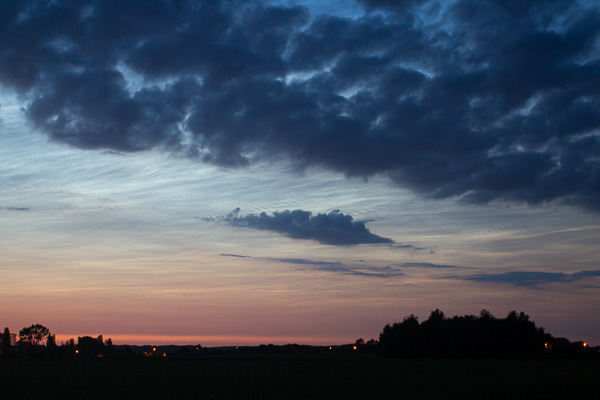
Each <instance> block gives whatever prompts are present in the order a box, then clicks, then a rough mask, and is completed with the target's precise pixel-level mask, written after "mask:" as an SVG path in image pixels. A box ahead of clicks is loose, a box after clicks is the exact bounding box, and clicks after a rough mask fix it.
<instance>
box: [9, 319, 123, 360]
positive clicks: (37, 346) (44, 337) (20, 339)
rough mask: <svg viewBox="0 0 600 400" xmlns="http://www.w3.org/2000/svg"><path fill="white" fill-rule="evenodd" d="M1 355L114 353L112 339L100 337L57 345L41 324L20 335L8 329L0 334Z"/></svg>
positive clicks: (85, 337) (25, 329) (81, 337)
mask: <svg viewBox="0 0 600 400" xmlns="http://www.w3.org/2000/svg"><path fill="white" fill-rule="evenodd" d="M0 343H1V350H0V351H1V355H2V356H3V357H10V356H15V355H23V356H44V355H48V356H74V355H80V356H99V355H100V356H102V355H110V354H112V353H114V351H115V349H114V346H113V343H112V339H110V338H108V339H107V340H106V341H104V339H103V337H102V335H99V336H98V337H95V338H94V337H91V336H79V337H78V338H77V344H76V343H75V339H73V338H71V339H69V340H67V341H66V342H64V343H61V344H60V346H59V345H58V344H57V343H56V335H54V334H52V333H50V330H49V329H48V328H47V327H45V326H44V325H41V324H32V325H31V326H27V327H24V328H23V329H21V330H20V331H19V333H18V334H15V333H11V332H10V330H9V329H8V328H4V332H3V333H2V334H0Z"/></svg>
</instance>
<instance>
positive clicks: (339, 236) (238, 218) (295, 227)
mask: <svg viewBox="0 0 600 400" xmlns="http://www.w3.org/2000/svg"><path fill="white" fill-rule="evenodd" d="M222 220H223V221H225V222H226V223H228V224H229V225H231V226H234V227H239V228H250V229H258V230H267V231H273V232H277V233H279V234H281V235H283V236H286V237H289V238H291V239H304V240H314V241H317V242H319V243H321V244H326V245H331V246H353V245H358V244H393V243H394V241H393V240H392V239H389V238H386V237H382V236H379V235H376V234H374V233H371V231H370V230H369V229H368V228H367V227H366V225H365V222H364V221H357V220H354V218H352V216H351V215H347V214H343V213H341V212H339V210H334V211H331V212H330V213H328V214H324V213H323V214H322V213H318V214H317V215H313V213H312V212H310V211H304V210H293V211H289V210H285V211H282V212H277V211H276V212H274V213H273V214H272V215H268V214H267V213H264V212H263V213H260V214H248V215H240V209H239V208H237V209H235V210H233V211H232V212H231V213H230V214H228V215H227V216H226V217H223V218H222ZM410 247H411V248H412V246H410Z"/></svg>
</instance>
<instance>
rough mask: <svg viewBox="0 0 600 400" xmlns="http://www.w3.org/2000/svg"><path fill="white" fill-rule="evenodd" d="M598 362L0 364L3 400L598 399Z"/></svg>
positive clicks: (243, 360)
mask: <svg viewBox="0 0 600 400" xmlns="http://www.w3.org/2000/svg"><path fill="white" fill-rule="evenodd" d="M599 377H600V361H599V360H389V359H364V358H363V359H358V358H357V359H323V358H296V357H284V358H218V357H215V358H197V359H169V358H164V359H147V358H115V359H109V358H99V359H20V360H19V359H16V360H15V359H13V360H0V398H2V399H4V400H13V399H14V400H22V399H216V398H227V399H447V398H457V399H459V398H460V399H514V398H520V399H600V378H599Z"/></svg>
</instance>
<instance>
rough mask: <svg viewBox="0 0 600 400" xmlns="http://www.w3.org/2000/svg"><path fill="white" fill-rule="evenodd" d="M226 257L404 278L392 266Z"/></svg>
mask: <svg viewBox="0 0 600 400" xmlns="http://www.w3.org/2000/svg"><path fill="white" fill-rule="evenodd" d="M221 256H224V257H242V258H253V259H260V260H268V261H276V262H281V263H286V264H293V265H303V266H312V267H314V269H315V270H317V271H326V272H336V273H340V274H343V275H354V276H364V277H374V278H391V277H395V276H403V275H404V273H402V272H401V271H400V270H399V269H397V268H392V267H390V266H385V267H376V266H364V265H360V266H352V265H346V264H342V263H341V262H330V261H319V260H309V259H305V258H276V257H251V256H242V255H237V254H221Z"/></svg>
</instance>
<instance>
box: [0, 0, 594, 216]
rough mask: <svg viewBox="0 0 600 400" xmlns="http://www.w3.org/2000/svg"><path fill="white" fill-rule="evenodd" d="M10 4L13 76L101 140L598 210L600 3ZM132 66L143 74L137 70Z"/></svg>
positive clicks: (470, 197)
mask: <svg viewBox="0 0 600 400" xmlns="http://www.w3.org/2000/svg"><path fill="white" fill-rule="evenodd" d="M358 3H360V4H361V5H362V6H364V8H365V10H366V12H365V14H364V15H363V16H362V17H359V18H344V17H341V16H331V15H318V16H314V17H311V16H310V14H309V11H308V10H307V9H306V8H303V7H284V6H281V5H276V4H275V3H271V4H269V2H241V1H208V0H207V1H194V2H189V1H183V0H182V1H177V0H157V1H153V2H139V1H134V0H118V1H117V0H105V1H80V2H74V1H60V0H59V1H54V2H46V1H40V0H23V1H18V2H16V1H14V2H13V1H4V2H0V38H1V40H0V85H3V86H6V87H10V88H13V89H15V90H16V91H17V92H18V93H20V94H22V95H25V98H28V99H30V102H29V103H28V105H27V106H26V114H27V116H28V118H29V119H30V121H31V122H32V123H33V125H34V126H36V127H37V128H38V129H40V130H41V131H43V132H46V133H47V134H48V135H49V136H50V137H52V138H53V139H55V140H58V141H61V142H65V143H68V144H71V145H73V146H77V147H80V148H85V149H109V150H117V151H141V150H147V149H154V148H158V149H163V150H167V151H172V152H176V153H178V154H183V155H187V156H189V157H192V158H196V159H199V160H203V161H205V162H210V163H215V164H219V165H228V166H240V165H247V164H249V163H251V162H253V161H256V160H260V159H265V158H274V159H281V158H282V157H283V158H287V159H288V160H289V161H290V162H292V163H293V164H294V165H295V166H296V167H298V168H304V167H307V166H310V165H316V166H321V167H325V168H329V169H331V170H334V171H338V172H341V173H343V174H345V175H347V176H357V177H365V178H366V177H369V176H373V175H376V174H379V175H385V176H388V177H389V178H390V179H391V180H392V181H394V182H395V183H397V184H398V185H401V186H403V187H407V188H410V189H412V190H413V191H415V192H416V193H419V194H421V195H424V196H428V197H433V198H448V197H451V198H460V199H461V200H462V201H465V202H470V203H488V202H494V201H508V202H525V203H529V204H538V203H543V202H548V201H562V202H566V203H569V204H574V205H577V206H580V207H584V208H587V209H590V210H595V211H599V210H600V158H599V157H598V154H600V131H599V130H600V81H599V78H598V77H599V76H600V57H599V56H598V54H600V39H599V36H600V35H599V32H600V6H598V4H597V3H596V2H592V1H583V0H582V1H572V0H557V1H541V0H540V1H537V0H536V1H518V0H509V1H506V0H502V1H501V0H481V1H473V0H456V1H451V2H443V3H442V2H438V1H436V0H402V1H387V0H360V1H358ZM132 79H133V80H134V81H133V82H132V81H131V80H132Z"/></svg>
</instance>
